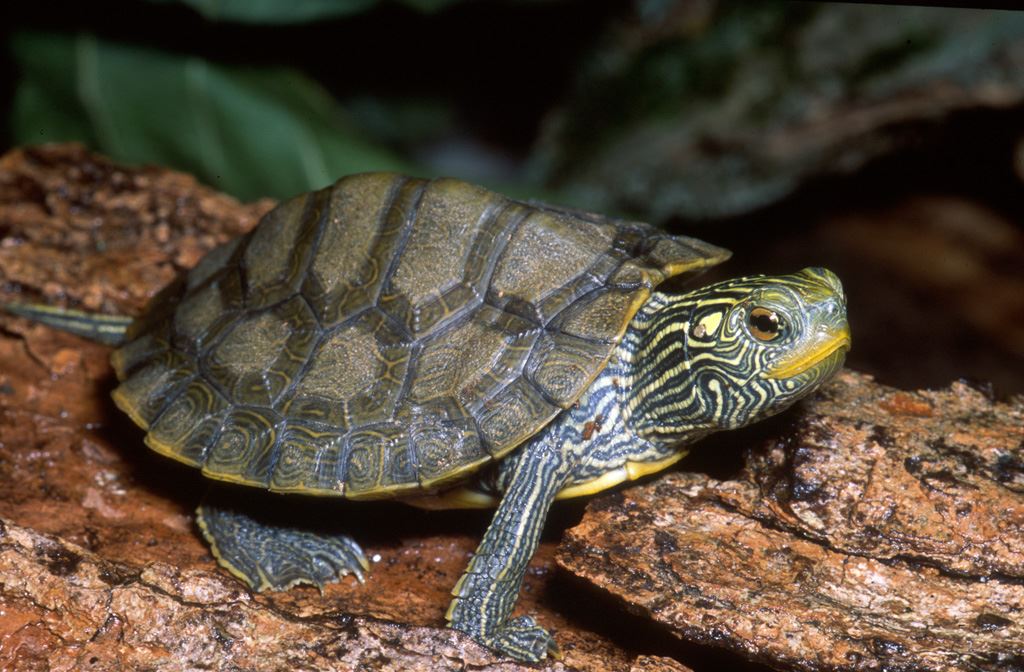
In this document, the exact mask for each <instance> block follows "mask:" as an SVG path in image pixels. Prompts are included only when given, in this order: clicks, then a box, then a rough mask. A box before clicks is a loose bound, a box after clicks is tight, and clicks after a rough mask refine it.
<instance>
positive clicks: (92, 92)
mask: <svg viewBox="0 0 1024 672" xmlns="http://www.w3.org/2000/svg"><path fill="white" fill-rule="evenodd" d="M12 46H13V52H14V57H15V60H16V63H17V65H18V66H19V69H20V71H21V73H22V80H21V82H20V83H19V85H18V87H17V89H16V91H15V101H14V111H13V115H12V116H13V134H14V137H15V140H16V141H17V142H19V143H37V142H40V141H66V140H81V141H84V142H86V143H87V144H90V145H91V146H93V147H95V148H97V149H99V150H101V151H103V152H105V153H107V154H109V155H111V156H112V157H114V158H116V159H118V160H121V161H126V162H135V163H142V162H145V163H160V164H163V165H167V166H173V167H175V168H178V169H181V170H185V171H188V172H190V173H193V174H195V175H197V176H199V177H200V178H201V179H203V180H204V181H206V182H208V183H210V184H212V185H214V186H215V187H217V188H218V189H221V190H224V191H227V192H229V193H232V194H234V195H236V196H238V197H240V198H243V199H252V198H257V197H261V196H274V197H278V198H281V197H284V196H288V195H291V194H294V193H298V192H301V191H306V190H309V189H315V188H319V187H322V186H325V185H326V184H329V183H330V182H332V181H333V180H335V179H336V178H337V177H339V176H341V175H345V174H348V173H354V172H360V171H365V170H409V166H408V165H407V164H406V163H404V162H403V161H400V160H399V159H398V158H397V157H396V156H395V155H393V154H392V153H391V152H389V151H387V150H385V149H382V148H381V147H378V146H376V145H374V144H373V143H372V142H370V141H367V140H366V139H365V133H364V132H363V131H362V129H360V128H359V127H357V126H356V125H355V124H353V123H352V121H351V120H350V119H349V118H347V117H346V115H345V114H344V111H343V110H342V109H341V107H340V106H339V105H338V104H337V102H336V101H335V100H334V99H333V98H331V97H330V95H328V94H327V93H326V92H325V91H324V90H323V89H322V88H321V87H320V86H319V85H318V84H317V83H316V82H314V81H313V80H311V79H309V78H308V77H306V76H305V75H303V74H302V73H300V72H297V71H295V70H291V69H287V68H278V67H273V68H261V69H253V68H240V67H228V66H224V65H219V64H216V63H211V62H209V61H206V60H204V59H202V58H198V57H195V56H190V55H187V54H176V53H168V52H162V51H157V50H154V49H149V48H145V47H138V46H128V45H123V44H118V43H113V42H107V41H104V40H101V39H98V38H96V37H95V36H93V35H90V34H81V35H77V36H71V35H61V34H48V33H19V34H17V35H15V37H14V39H13V41H12Z"/></svg>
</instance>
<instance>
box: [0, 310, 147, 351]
mask: <svg viewBox="0 0 1024 672" xmlns="http://www.w3.org/2000/svg"><path fill="white" fill-rule="evenodd" d="M0 308H2V309H3V310H5V311H6V312H8V313H10V314H11V315H18V316H19V317H27V318H28V319H30V320H33V321H34V322H39V323H40V324H45V325H46V326H48V327H53V328H54V329H60V330H61V331H66V332H68V333H71V334H76V335H78V336H83V337H85V338H88V339H89V340H92V341H97V342H98V343H105V344H106V345H121V344H122V343H124V340H125V334H126V332H127V331H128V325H130V324H131V323H132V318H130V317H127V316H124V315H101V314H99V313H87V312H85V311H82V310H70V309H68V308H55V307H52V306H46V305H43V304H40V303H6V304H0Z"/></svg>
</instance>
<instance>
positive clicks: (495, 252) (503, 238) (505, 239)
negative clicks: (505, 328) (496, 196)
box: [480, 199, 530, 308]
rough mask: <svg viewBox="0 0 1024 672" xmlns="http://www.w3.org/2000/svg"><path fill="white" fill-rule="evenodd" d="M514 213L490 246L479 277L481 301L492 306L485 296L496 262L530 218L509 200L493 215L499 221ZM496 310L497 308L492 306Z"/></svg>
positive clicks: (496, 266)
mask: <svg viewBox="0 0 1024 672" xmlns="http://www.w3.org/2000/svg"><path fill="white" fill-rule="evenodd" d="M509 211H514V214H513V215H512V218H511V221H510V222H509V223H508V224H507V225H506V226H505V227H504V228H502V230H501V231H500V232H499V235H498V236H497V237H496V238H495V244H494V245H493V246H492V247H493V249H492V250H491V251H490V252H489V253H488V255H487V263H486V264H485V265H484V272H483V273H482V274H481V276H480V287H481V288H483V295H484V296H483V299H484V303H489V305H492V306H493V305H494V304H493V303H490V302H488V301H487V298H486V297H487V295H488V294H489V293H490V288H491V281H492V279H493V278H494V272H495V271H496V270H497V268H498V262H499V261H500V260H501V256H502V255H503V254H504V253H505V250H506V249H507V248H508V245H509V242H510V241H511V240H512V237H513V236H515V234H516V231H518V230H519V227H520V226H522V224H523V222H525V221H526V218H527V217H529V216H530V209H529V208H525V207H523V205H522V204H521V203H519V202H518V201H513V200H511V199H509V200H507V201H506V202H505V203H504V204H503V205H502V207H501V208H500V210H499V212H498V213H497V214H496V215H495V220H499V219H500V218H501V217H502V216H503V215H504V214H505V213H506V212H509ZM494 307H495V308H497V307H498V306H494Z"/></svg>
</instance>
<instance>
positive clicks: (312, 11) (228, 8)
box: [149, 0, 459, 24]
mask: <svg viewBox="0 0 1024 672" xmlns="http://www.w3.org/2000/svg"><path fill="white" fill-rule="evenodd" d="M149 1H150V2H154V3H180V4H185V5H189V6H190V7H192V8H193V9H195V10H196V11H198V12H199V13H200V14H202V15H203V16H205V17H206V18H207V19H210V20H212V21H239V22H242V23H276V24H288V23H305V22H307V21H317V20H323V19H333V18H337V17H341V16H350V15H352V14H359V13H360V12H365V11H367V10H369V9H372V8H373V7H374V6H376V5H378V4H380V1H381V0H288V1H287V2H282V1H281V0H149ZM458 1H459V0H402V4H404V5H407V6H409V7H412V8H414V9H418V10H420V11H424V12H432V11H437V10H439V9H442V8H443V7H445V6H447V5H450V4H453V3H455V2H458Z"/></svg>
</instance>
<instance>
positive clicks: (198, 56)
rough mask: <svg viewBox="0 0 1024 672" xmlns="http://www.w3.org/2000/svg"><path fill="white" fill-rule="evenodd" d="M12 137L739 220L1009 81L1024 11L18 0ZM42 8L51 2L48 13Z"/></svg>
mask: <svg viewBox="0 0 1024 672" xmlns="http://www.w3.org/2000/svg"><path fill="white" fill-rule="evenodd" d="M13 7H14V10H15V11H14V14H13V19H12V20H11V21H9V22H8V23H7V25H4V24H2V23H0V34H2V32H3V31H6V32H7V35H8V37H9V38H10V39H9V40H8V44H9V58H10V59H11V69H12V71H13V74H14V75H15V76H16V78H17V84H16V86H15V87H14V89H13V92H12V96H13V101H12V105H11V109H10V112H9V123H8V127H9V129H8V130H9V134H10V137H11V139H12V140H13V141H14V142H15V143H17V144H30V143H38V142H46V141H67V140H79V141H82V142H84V143H86V144H87V145H89V146H90V147H92V148H94V149H97V150H99V151H101V152H104V153H107V154H109V155H111V156H112V157H113V158H115V159H116V160H119V161H124V162H131V163H154V164H160V165H166V166H170V167H174V168H178V169H181V170H186V171H188V172H190V173H193V174H195V175H196V176H198V177H199V178H200V179H201V180H203V181H205V182H207V183H209V184H212V185H213V186H215V187H217V188H220V189H222V190H224V191H227V192H229V193H232V194H234V195H236V196H238V197H240V198H243V199H254V198H257V197H261V196H273V197H278V198H281V197H285V196H288V195H290V194H294V193H296V192H299V191H304V190H308V189H312V188H318V187H320V186H323V185H326V184H328V183H330V182H331V181H333V180H334V179H336V178H337V177H338V176H340V175H343V174H346V173H351V172H358V171H363V170H375V169H396V170H405V171H409V172H414V173H419V174H423V175H433V174H448V175H454V176H457V177H462V178H465V179H470V180H473V181H476V182H479V183H483V184H487V185H489V186H492V187H494V188H497V189H500V190H502V191H506V192H509V193H513V194H517V195H523V196H531V197H545V198H548V199H551V200H558V201H561V202H564V203H567V204H570V205H576V206H579V207H585V208H590V209H595V210H599V211H607V212H618V213H625V214H628V215H630V216H635V217H638V218H643V219H647V220H651V221H656V222H661V221H665V220H667V219H669V218H673V217H682V218H684V219H687V220H690V221H700V220H705V219H720V218H723V217H733V216H736V215H741V214H743V213H747V212H751V211H753V210H756V209H758V208H762V207H766V206H769V205H771V204H772V203H774V202H777V201H779V200H781V199H783V198H786V197H787V196H788V195H790V194H792V193H794V192H795V190H796V189H797V188H799V187H800V185H802V184H805V183H807V182H808V181H810V180H812V179H814V178H815V177H818V176H821V175H829V174H837V173H842V172H844V171H846V172H848V171H852V170H855V169H859V167H861V166H863V165H866V164H867V162H869V161H870V160H873V159H874V158H875V157H877V156H881V155H883V154H886V153H891V152H894V151H897V150H898V149H899V148H900V147H901V146H902V145H901V143H904V144H905V139H906V138H908V137H913V138H914V140H913V141H914V142H918V138H919V137H921V136H918V135H914V134H916V133H918V130H919V129H917V128H915V129H914V130H913V132H912V133H907V132H906V129H907V128H909V127H910V125H912V124H915V123H918V124H919V125H927V124H932V125H933V126H938V124H936V123H935V122H936V121H942V119H943V118H944V115H948V114H951V113H953V112H954V111H956V110H958V109H964V108H973V107H985V106H990V107H999V106H1003V107H1010V106H1012V105H1015V104H1017V101H1019V100H1021V99H1022V98H1024V74H1022V73H1024V57H1022V56H1021V54H1024V15H1020V14H1011V13H1000V12H995V11H991V10H967V9H949V8H929V7H899V6H892V7H883V6H866V5H855V4H849V3H824V2H822V3H808V2H789V1H786V0H764V1H760V0H759V1H758V2H753V1H744V0H717V1H716V0H632V1H631V2H622V1H616V0H530V1H526V0H520V1H513V0H94V2H92V3H88V4H87V3H77V4H73V5H72V4H71V3H55V2H52V0H36V2H35V3H33V4H31V5H29V4H20V3H19V4H17V5H13ZM58 10H59V11H58Z"/></svg>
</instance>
